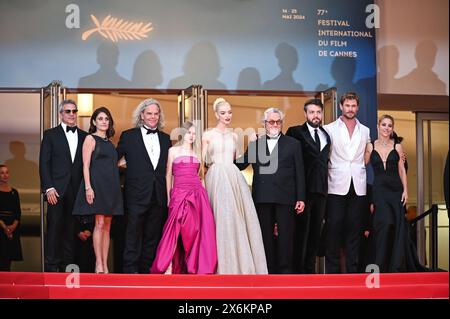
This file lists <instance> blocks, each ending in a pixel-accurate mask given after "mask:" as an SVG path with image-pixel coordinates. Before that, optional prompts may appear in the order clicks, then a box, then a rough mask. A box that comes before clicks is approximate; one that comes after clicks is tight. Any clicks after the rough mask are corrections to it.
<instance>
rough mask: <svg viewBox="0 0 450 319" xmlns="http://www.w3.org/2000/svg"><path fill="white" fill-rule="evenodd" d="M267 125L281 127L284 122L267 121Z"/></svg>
mask: <svg viewBox="0 0 450 319" xmlns="http://www.w3.org/2000/svg"><path fill="white" fill-rule="evenodd" d="M266 123H269V124H270V125H275V124H277V125H281V123H283V121H282V120H278V121H274V120H270V121H266Z"/></svg>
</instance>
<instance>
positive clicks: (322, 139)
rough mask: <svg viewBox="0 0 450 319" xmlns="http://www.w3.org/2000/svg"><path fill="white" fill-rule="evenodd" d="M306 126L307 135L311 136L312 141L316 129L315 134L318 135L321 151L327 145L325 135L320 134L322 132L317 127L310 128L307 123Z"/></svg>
mask: <svg viewBox="0 0 450 319" xmlns="http://www.w3.org/2000/svg"><path fill="white" fill-rule="evenodd" d="M306 126H307V127H308V130H309V133H310V134H311V137H312V139H313V141H316V140H315V137H314V130H315V129H317V134H319V140H320V150H323V148H324V147H325V146H326V145H327V144H328V143H327V137H326V136H325V133H324V132H322V130H321V129H320V128H319V127H317V128H314V127H312V126H311V125H309V123H308V122H307V123H306Z"/></svg>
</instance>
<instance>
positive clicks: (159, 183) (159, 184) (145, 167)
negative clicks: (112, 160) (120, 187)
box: [117, 127, 172, 205]
mask: <svg viewBox="0 0 450 319" xmlns="http://www.w3.org/2000/svg"><path fill="white" fill-rule="evenodd" d="M158 138H159V145H160V149H161V154H160V156H159V161H158V165H157V166H156V169H154V168H153V165H152V162H151V160H150V157H149V155H148V153H147V149H146V148H145V144H144V140H143V139H142V133H141V129H140V128H139V127H138V128H132V129H129V130H127V131H124V132H123V133H122V135H121V136H120V140H119V144H118V145H117V155H118V158H119V159H120V158H121V157H122V156H125V160H126V161H127V169H126V173H125V196H126V202H127V205H128V204H131V205H149V204H150V201H151V199H152V194H153V189H154V188H155V191H156V196H157V199H158V201H159V203H160V204H162V205H166V203H167V190H166V165H167V155H168V152H169V148H170V147H171V146H172V144H171V142H170V136H169V135H168V134H166V133H164V132H161V131H158Z"/></svg>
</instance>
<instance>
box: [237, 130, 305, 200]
mask: <svg viewBox="0 0 450 319" xmlns="http://www.w3.org/2000/svg"><path fill="white" fill-rule="evenodd" d="M261 147H262V148H263V149H262V150H260V148H261ZM259 152H261V153H259ZM235 164H236V166H237V167H238V168H239V169H241V170H243V169H245V168H246V167H247V166H248V165H252V167H253V185H252V194H253V200H254V202H255V203H275V204H285V205H295V203H296V202H297V201H305V179H304V172H303V158H302V147H301V145H300V143H299V142H298V141H297V140H295V139H294V138H292V137H289V136H285V135H283V134H281V135H280V138H279V140H278V142H277V145H276V146H275V148H274V150H273V151H272V154H270V153H269V149H268V146H267V137H266V135H264V136H262V137H260V138H259V139H258V140H257V141H254V142H251V143H250V144H249V146H248V148H247V151H246V152H245V154H244V155H243V156H242V157H240V158H239V159H237V160H236V161H235Z"/></svg>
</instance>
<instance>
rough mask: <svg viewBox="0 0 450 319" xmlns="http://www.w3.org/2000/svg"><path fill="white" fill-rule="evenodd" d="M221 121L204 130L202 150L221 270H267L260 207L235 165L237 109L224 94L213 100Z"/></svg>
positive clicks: (244, 271) (234, 272) (227, 271)
mask: <svg viewBox="0 0 450 319" xmlns="http://www.w3.org/2000/svg"><path fill="white" fill-rule="evenodd" d="M213 109H214V113H215V116H216V118H217V125H216V127H214V128H213V129H211V130H208V131H207V132H205V133H204V135H203V139H202V154H203V156H204V158H206V163H207V165H209V169H208V171H207V173H206V176H205V182H206V190H207V192H208V195H209V201H210V203H211V206H212V208H213V211H214V217H215V221H216V238H217V257H218V267H217V273H219V274H267V263H266V255H265V253H264V245H263V240H262V235H261V228H260V226H259V221H258V217H257V214H256V209H255V206H254V204H253V199H252V196H251V193H250V189H249V187H248V185H247V183H246V182H245V179H244V176H243V175H242V174H241V172H240V171H239V169H238V168H237V167H236V166H235V165H234V163H233V161H234V159H235V153H236V142H237V134H236V133H234V132H232V130H231V128H230V124H231V119H232V117H233V113H232V111H231V105H230V104H229V103H228V102H227V101H226V100H225V99H223V98H218V99H216V100H215V102H214V104H213Z"/></svg>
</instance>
